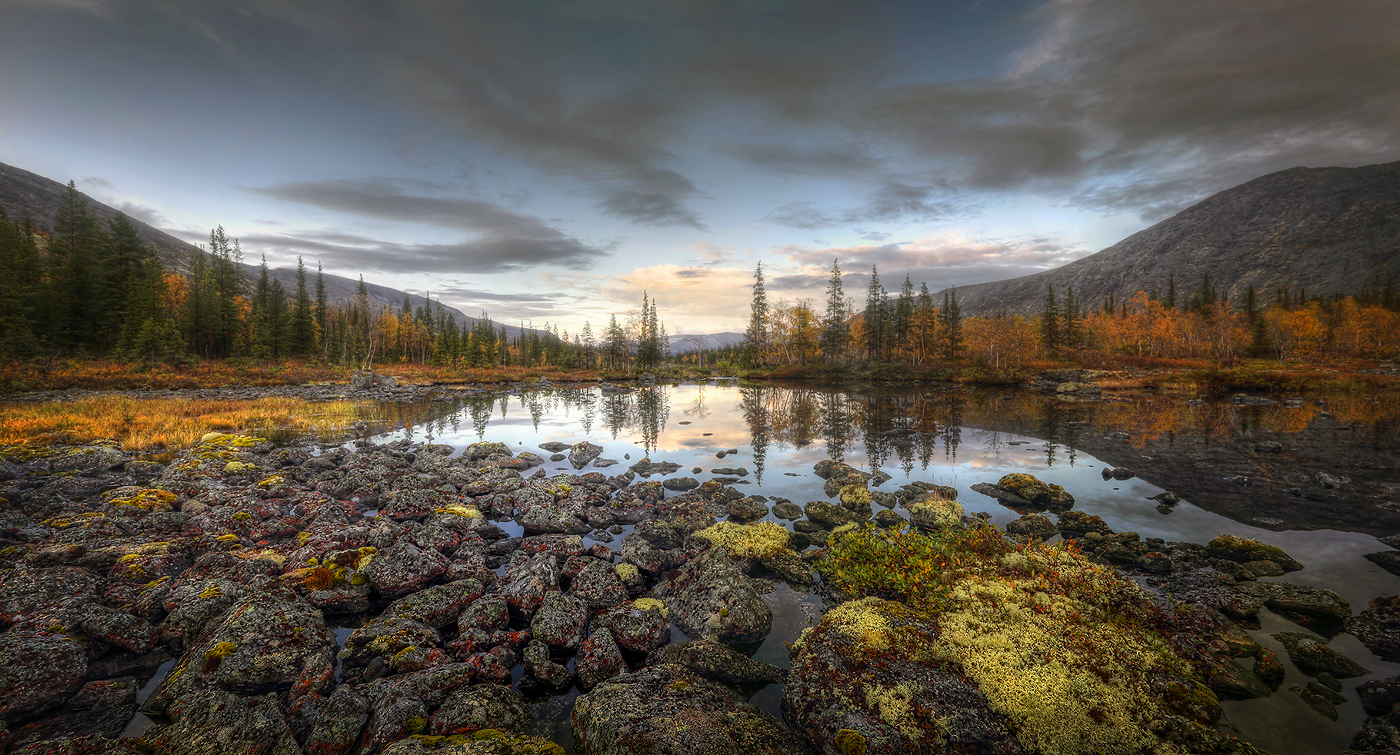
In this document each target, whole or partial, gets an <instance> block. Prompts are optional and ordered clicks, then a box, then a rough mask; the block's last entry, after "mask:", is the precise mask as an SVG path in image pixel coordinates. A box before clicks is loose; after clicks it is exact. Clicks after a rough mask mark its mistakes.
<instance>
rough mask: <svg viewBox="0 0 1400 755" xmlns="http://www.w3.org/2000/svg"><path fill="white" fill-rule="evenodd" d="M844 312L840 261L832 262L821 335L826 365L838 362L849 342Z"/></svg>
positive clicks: (849, 337)
mask: <svg viewBox="0 0 1400 755" xmlns="http://www.w3.org/2000/svg"><path fill="white" fill-rule="evenodd" d="M846 310H847V307H846V294H845V293H844V292H843V291H842V289H841V264H840V260H832V261H831V278H830V279H829V280H828V281H827V285H826V313H825V315H823V317H822V334H821V349H822V358H823V359H824V360H825V361H826V362H827V364H831V363H834V362H837V361H840V359H841V357H842V355H843V354H845V352H846V344H847V343H848V342H849V341H850V340H851V331H850V330H849V329H848V328H847V327H846V321H847V320H848V319H850V318H849V313H848V312H847V311H846Z"/></svg>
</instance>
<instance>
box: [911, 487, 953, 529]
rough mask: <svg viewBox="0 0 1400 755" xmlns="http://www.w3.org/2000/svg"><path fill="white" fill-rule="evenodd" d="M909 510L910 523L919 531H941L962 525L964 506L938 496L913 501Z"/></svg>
mask: <svg viewBox="0 0 1400 755" xmlns="http://www.w3.org/2000/svg"><path fill="white" fill-rule="evenodd" d="M908 508H909V521H910V523H911V524H913V525H914V526H915V527H918V528H919V529H924V530H940V529H947V528H949V527H954V526H959V525H961V524H962V515H963V507H962V504H960V503H958V502H957V501H948V500H944V499H943V498H940V497H938V496H937V495H930V496H927V497H924V498H922V499H920V500H917V501H911V502H910V503H909V507H908Z"/></svg>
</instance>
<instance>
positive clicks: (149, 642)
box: [82, 603, 157, 655]
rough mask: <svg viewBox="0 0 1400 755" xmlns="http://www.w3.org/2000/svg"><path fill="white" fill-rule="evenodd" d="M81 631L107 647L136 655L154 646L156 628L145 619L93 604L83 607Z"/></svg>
mask: <svg viewBox="0 0 1400 755" xmlns="http://www.w3.org/2000/svg"><path fill="white" fill-rule="evenodd" d="M82 616H83V618H82V627H83V631H84V632H86V633H87V634H88V636H89V637H93V638H96V639H99V640H102V641H103V642H105V643H107V644H108V645H115V646H116V647H119V648H126V649H127V650H130V651H132V652H133V653H136V654H138V655H139V654H141V653H145V652H148V651H149V650H150V649H151V648H153V647H155V646H156V639H157V637H156V628H155V627H153V626H151V624H150V623H149V622H147V621H146V620H145V619H139V618H137V617H135V616H132V615H131V614H127V613H122V612H121V611H117V610H115V609H112V608H108V607H106V606H104V605H101V604H98V603H93V604H89V605H87V606H84V607H83V612H82Z"/></svg>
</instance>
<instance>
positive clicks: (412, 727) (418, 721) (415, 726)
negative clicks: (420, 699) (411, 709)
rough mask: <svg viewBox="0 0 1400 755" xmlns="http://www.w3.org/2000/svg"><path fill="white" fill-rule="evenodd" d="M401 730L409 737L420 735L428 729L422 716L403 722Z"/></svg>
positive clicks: (426, 722)
mask: <svg viewBox="0 0 1400 755" xmlns="http://www.w3.org/2000/svg"><path fill="white" fill-rule="evenodd" d="M403 728H404V730H405V731H407V732H408V733H409V734H410V735H412V734H422V733H423V730H424V729H426V728H428V719H426V718H423V717H422V716H414V717H412V718H410V719H408V720H407V721H405V722H404V724H403Z"/></svg>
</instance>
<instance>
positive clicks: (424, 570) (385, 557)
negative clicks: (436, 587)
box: [364, 542, 450, 598]
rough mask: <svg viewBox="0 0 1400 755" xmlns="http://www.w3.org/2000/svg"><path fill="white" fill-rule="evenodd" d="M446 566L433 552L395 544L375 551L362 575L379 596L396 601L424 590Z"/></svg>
mask: <svg viewBox="0 0 1400 755" xmlns="http://www.w3.org/2000/svg"><path fill="white" fill-rule="evenodd" d="M449 563H450V562H449V561H448V560H447V559H446V558H444V557H443V555H442V554H441V553H438V552H437V551H432V550H423V549H422V548H419V547H418V546H416V545H413V544H412V543H406V542H399V543H396V544H394V545H392V546H390V547H388V548H385V549H384V550H382V551H379V553H377V554H376V555H375V557H374V560H373V561H371V562H370V563H369V565H367V566H365V568H364V572H365V576H366V577H368V578H369V582H370V584H372V585H374V589H375V590H377V591H378V592H379V594H380V595H382V596H384V597H386V598H397V597H402V596H404V595H408V594H410V593H414V592H418V591H419V590H422V589H423V588H424V587H427V586H428V585H429V584H430V583H431V582H432V581H433V580H435V579H437V578H438V577H441V576H442V574H443V572H445V571H447V567H448V565H449Z"/></svg>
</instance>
